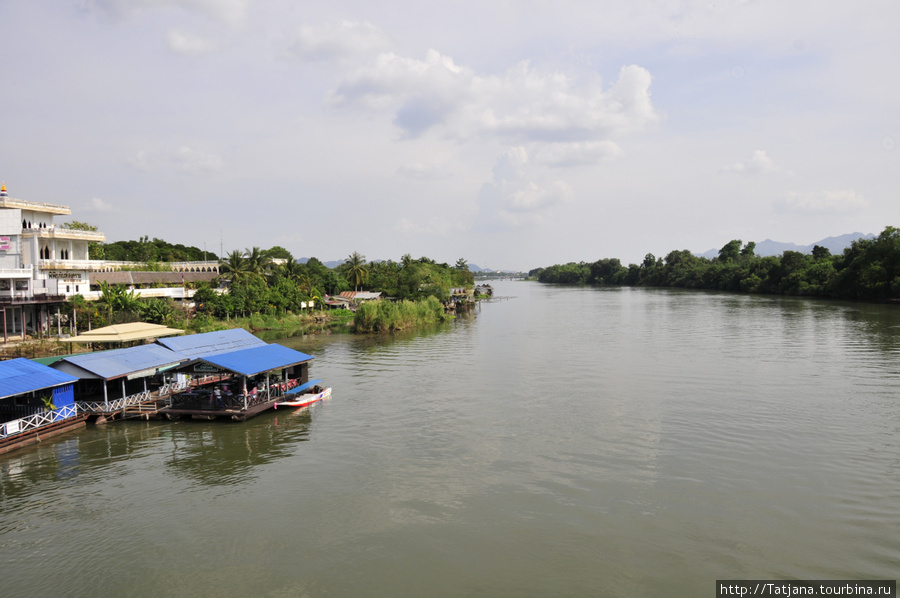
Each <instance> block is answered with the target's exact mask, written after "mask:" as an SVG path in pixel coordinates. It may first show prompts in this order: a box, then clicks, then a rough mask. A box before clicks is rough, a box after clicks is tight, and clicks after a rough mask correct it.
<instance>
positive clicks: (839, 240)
mask: <svg viewBox="0 0 900 598" xmlns="http://www.w3.org/2000/svg"><path fill="white" fill-rule="evenodd" d="M874 238H875V235H873V234H871V233H870V234H867V235H866V234H863V233H850V234H847V235H841V236H839V237H827V238H825V239H822V240H821V241H816V242H815V243H812V244H810V245H797V244H796V243H782V242H779V241H773V240H772V239H766V240H765V241H762V242H760V243H757V244H756V248H755V249H754V253H755V254H756V255H758V256H761V257H766V256H770V255H775V256H777V255H781V254H783V253H784V252H785V251H799V252H800V253H812V250H813V247H815V246H816V245H818V246H820V247H824V248H826V249H827V250H828V251H830V252H831V253H832V254H835V255H836V254H839V253H843V252H844V249H846V248H847V247H850V244H851V243H853V241H856V240H857V239H874ZM697 255H699V256H700V257H705V258H708V259H712V258H714V257H718V256H719V250H718V249H710V250H709V251H707V252H705V253H698V254H697Z"/></svg>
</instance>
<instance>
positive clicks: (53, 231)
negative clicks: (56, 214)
mask: <svg viewBox="0 0 900 598" xmlns="http://www.w3.org/2000/svg"><path fill="white" fill-rule="evenodd" d="M22 236H23V237H25V238H31V237H38V238H39V239H64V240H67V241H68V240H72V241H88V242H90V243H104V242H105V241H106V235H105V234H103V233H101V232H97V231H92V230H76V229H72V228H57V227H53V228H24V229H22Z"/></svg>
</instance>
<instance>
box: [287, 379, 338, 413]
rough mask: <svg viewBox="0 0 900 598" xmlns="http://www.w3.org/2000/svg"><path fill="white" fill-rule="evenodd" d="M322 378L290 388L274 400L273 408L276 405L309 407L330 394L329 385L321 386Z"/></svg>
mask: <svg viewBox="0 0 900 598" xmlns="http://www.w3.org/2000/svg"><path fill="white" fill-rule="evenodd" d="M322 382H323V381H322V380H310V381H309V382H307V383H306V384H302V385H300V386H298V387H296V388H292V389H291V390H289V391H288V392H286V393H284V394H283V395H282V398H281V399H279V400H278V401H276V403H275V408H276V409H278V407H294V408H298V407H309V406H310V405H312V404H313V403H318V402H319V401H321V400H324V399H327V398H328V397H330V396H331V387H330V386H323V385H322Z"/></svg>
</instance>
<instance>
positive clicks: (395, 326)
mask: <svg viewBox="0 0 900 598" xmlns="http://www.w3.org/2000/svg"><path fill="white" fill-rule="evenodd" d="M447 317H448V316H447V314H446V312H445V311H444V306H443V305H442V304H441V302H440V301H438V300H437V298H436V297H428V298H427V299H419V300H418V301H409V300H406V299H405V300H403V301H399V302H392V301H370V302H368V303H363V304H362V305H360V306H359V308H357V310H356V315H355V317H354V318H353V323H354V325H355V326H356V331H357V332H389V331H393V330H403V329H406V328H412V327H414V326H420V325H422V324H433V323H436V322H443V321H444V320H445V319H446V318H447Z"/></svg>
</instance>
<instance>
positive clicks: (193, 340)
mask: <svg viewBox="0 0 900 598" xmlns="http://www.w3.org/2000/svg"><path fill="white" fill-rule="evenodd" d="M156 342H157V343H159V344H160V345H162V346H163V347H166V348H169V349H171V350H173V351H177V352H178V353H181V354H182V355H186V356H188V357H204V356H206V355H215V354H216V353H227V352H229V351H238V350H240V349H247V348H250V347H260V346H264V345H265V344H266V342H265V341H263V340H260V339H258V338H257V337H255V336H253V335H252V334H250V333H249V332H247V331H246V330H244V329H243V328H235V329H233V330H217V331H215V332H204V333H203V334H190V335H188V336H176V337H172V338H161V339H158V340H157V341H156Z"/></svg>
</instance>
